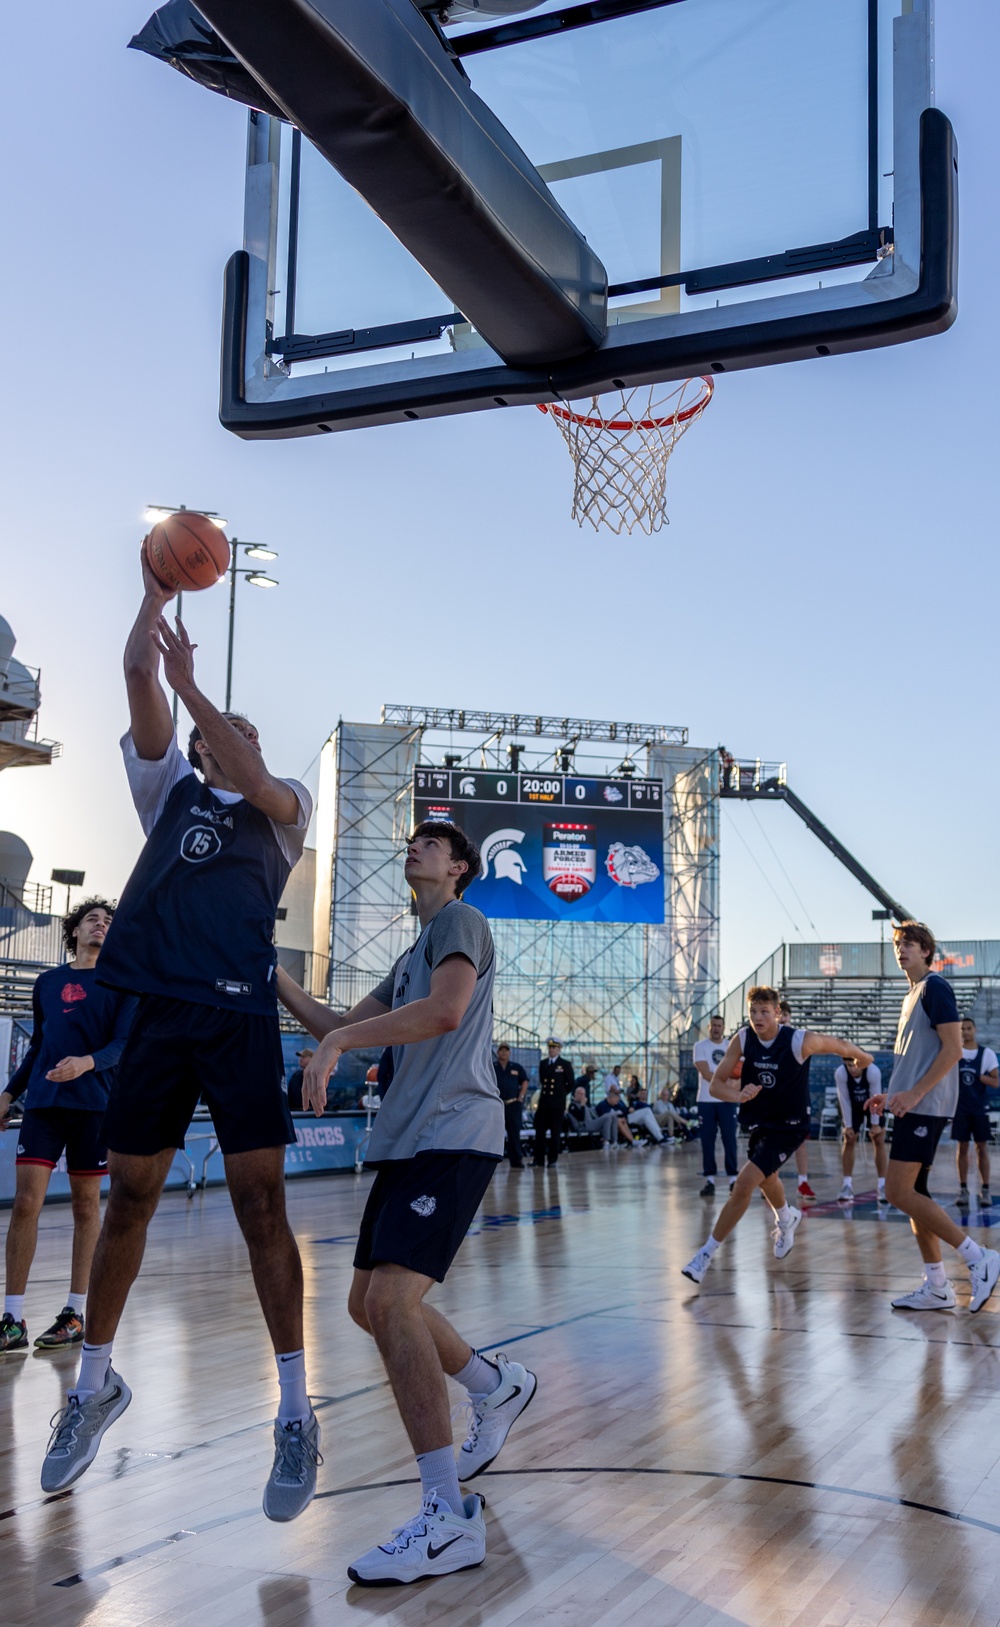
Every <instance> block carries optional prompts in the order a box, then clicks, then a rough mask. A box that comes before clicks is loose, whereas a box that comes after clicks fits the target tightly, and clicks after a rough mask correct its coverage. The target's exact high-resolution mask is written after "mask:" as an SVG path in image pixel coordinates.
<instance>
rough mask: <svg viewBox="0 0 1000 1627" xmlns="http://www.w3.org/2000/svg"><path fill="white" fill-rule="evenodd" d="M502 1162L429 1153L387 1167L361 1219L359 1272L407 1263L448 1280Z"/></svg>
mask: <svg viewBox="0 0 1000 1627" xmlns="http://www.w3.org/2000/svg"><path fill="white" fill-rule="evenodd" d="M497 1163H498V1160H497V1159H495V1158H486V1157H484V1156H483V1154H482V1153H475V1152H423V1153H418V1154H417V1156H416V1158H405V1159H400V1160H398V1161H395V1162H392V1163H387V1164H382V1165H381V1166H380V1167H379V1168H378V1171H377V1173H376V1176H375V1184H374V1186H373V1187H372V1189H371V1191H370V1192H369V1194H368V1202H367V1203H366V1204H365V1212H364V1214H363V1215H362V1217H361V1230H360V1231H359V1233H358V1246H357V1249H356V1251H355V1255H354V1265H355V1269H356V1270H358V1271H370V1270H371V1269H372V1267H373V1266H376V1265H402V1266H405V1267H406V1269H407V1270H408V1271H416V1272H419V1274H420V1275H421V1276H422V1277H433V1278H434V1280H435V1282H444V1279H445V1276H446V1275H447V1272H448V1268H449V1266H450V1265H451V1262H452V1261H453V1260H454V1258H455V1255H456V1254H457V1253H458V1251H459V1249H460V1248H461V1246H462V1243H463V1241H464V1240H465V1236H466V1233H467V1232H468V1230H469V1227H470V1226H471V1225H472V1222H473V1221H474V1220H475V1218H476V1211H477V1209H478V1208H479V1205H480V1204H481V1203H482V1201H483V1198H484V1197H485V1196H486V1188H487V1187H488V1186H489V1184H490V1181H491V1180H492V1179H493V1171H494V1170H495V1169H496V1167H497Z"/></svg>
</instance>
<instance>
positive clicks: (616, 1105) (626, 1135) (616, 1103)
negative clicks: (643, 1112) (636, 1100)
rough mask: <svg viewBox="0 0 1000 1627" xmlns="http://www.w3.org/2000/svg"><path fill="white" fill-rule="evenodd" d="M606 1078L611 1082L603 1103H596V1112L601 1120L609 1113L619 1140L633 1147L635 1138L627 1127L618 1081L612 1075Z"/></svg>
mask: <svg viewBox="0 0 1000 1627" xmlns="http://www.w3.org/2000/svg"><path fill="white" fill-rule="evenodd" d="M607 1077H608V1078H609V1079H610V1080H611V1084H610V1085H609V1086H608V1091H607V1095H606V1096H605V1098H604V1100H603V1102H598V1104H597V1112H598V1114H599V1115H600V1116H601V1118H603V1117H604V1116H605V1115H606V1114H608V1113H610V1114H611V1115H612V1117H613V1118H614V1119H615V1121H616V1122H617V1125H618V1136H619V1137H620V1139H621V1140H622V1141H627V1142H628V1144H629V1146H634V1145H635V1136H634V1135H633V1134H632V1132H631V1130H630V1129H629V1127H628V1117H627V1114H626V1109H625V1104H624V1102H623V1101H622V1098H621V1091H620V1090H619V1089H618V1081H617V1080H616V1079H615V1077H614V1075H613V1074H608V1075H607Z"/></svg>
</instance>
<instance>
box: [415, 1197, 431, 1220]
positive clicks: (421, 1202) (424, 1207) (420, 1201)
mask: <svg viewBox="0 0 1000 1627" xmlns="http://www.w3.org/2000/svg"><path fill="white" fill-rule="evenodd" d="M437 1206H438V1204H437V1198H428V1197H426V1196H425V1197H422V1198H414V1200H413V1202H412V1203H411V1204H410V1208H411V1209H412V1210H413V1213H414V1214H415V1215H423V1217H424V1219H425V1220H426V1219H427V1217H428V1215H432V1214H433V1213H434V1211H435V1209H436V1208H437Z"/></svg>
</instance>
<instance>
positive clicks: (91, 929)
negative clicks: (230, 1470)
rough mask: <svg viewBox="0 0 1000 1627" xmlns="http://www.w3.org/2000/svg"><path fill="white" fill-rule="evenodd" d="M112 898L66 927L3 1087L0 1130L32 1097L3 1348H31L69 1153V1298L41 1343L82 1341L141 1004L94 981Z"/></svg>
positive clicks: (81, 908)
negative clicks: (107, 1128)
mask: <svg viewBox="0 0 1000 1627" xmlns="http://www.w3.org/2000/svg"><path fill="white" fill-rule="evenodd" d="M114 913H115V907H114V905H113V904H109V903H108V901H107V900H106V899H104V898H88V899H87V900H86V901H85V902H84V903H82V904H78V905H77V907H76V909H75V910H72V911H71V912H70V914H69V915H67V916H66V917H65V919H64V921H63V924H62V930H63V943H64V944H65V945H66V953H67V954H68V955H69V956H70V957H71V964H70V965H69V966H54V967H53V968H52V969H51V971H48V972H43V973H42V975H41V977H40V978H38V980H37V982H36V983H35V987H34V990H33V991H32V996H31V1004H32V1009H33V1012H34V1027H33V1030H32V1034H31V1043H30V1045H29V1046H28V1049H27V1051H26V1052H25V1054H24V1061H23V1062H22V1063H21V1066H20V1067H19V1068H18V1070H17V1072H16V1073H15V1074H14V1076H13V1078H12V1079H11V1081H10V1084H9V1085H8V1086H7V1089H6V1090H5V1091H3V1092H0V1130H5V1129H6V1128H7V1115H8V1112H9V1111H10V1106H11V1103H12V1102H15V1101H17V1099H18V1098H19V1097H20V1096H22V1095H23V1094H24V1092H25V1091H27V1093H28V1101H27V1106H26V1108H25V1111H24V1118H23V1119H22V1120H21V1124H20V1127H19V1131H18V1137H17V1187H16V1191H15V1196H14V1207H13V1210H12V1211H11V1217H10V1226H9V1228H8V1231H7V1292H6V1295H5V1298H4V1307H3V1321H2V1322H0V1352H4V1351H8V1350H27V1348H28V1325H27V1323H26V1322H25V1320H24V1298H25V1294H26V1293H27V1289H28V1273H29V1272H30V1270H31V1262H32V1260H33V1259H34V1257H35V1244H36V1242H37V1240H38V1217H39V1215H40V1214H41V1211H42V1204H43V1203H44V1202H45V1194H46V1192H47V1191H48V1187H49V1177H50V1175H51V1174H52V1171H53V1170H54V1169H55V1167H56V1164H57V1163H58V1162H59V1159H60V1158H61V1157H62V1155H63V1153H65V1154H66V1168H67V1171H68V1173H69V1190H70V1199H71V1203H72V1208H73V1258H72V1265H71V1267H70V1278H69V1293H68V1294H67V1295H66V1303H65V1305H64V1307H63V1309H62V1310H61V1311H60V1312H59V1315H58V1316H57V1317H56V1319H55V1321H54V1322H53V1324H52V1326H51V1327H50V1328H46V1330H45V1332H44V1333H40V1334H39V1336H38V1338H37V1339H36V1340H35V1347H36V1349H38V1350H60V1349H62V1348H63V1346H64V1345H75V1344H79V1343H80V1342H81V1340H82V1339H83V1309H84V1304H85V1303H86V1298H87V1279H88V1278H89V1276H90V1262H91V1260H92V1259H93V1258H94V1247H95V1245H96V1243H97V1234H98V1232H99V1231H100V1229H101V1176H102V1175H104V1174H105V1173H106V1171H107V1167H108V1154H107V1148H106V1147H105V1145H104V1138H103V1133H102V1125H103V1122H104V1112H105V1109H106V1107H107V1105H108V1092H109V1091H110V1089H111V1081H112V1079H113V1078H114V1071H115V1068H116V1067H117V1065H118V1058H119V1057H120V1056H121V1054H122V1047H123V1046H124V1044H125V1039H126V1037H127V1035H128V1031H129V1027H130V1025H131V1022H132V1018H133V1016H134V1014H135V1001H134V1000H131V999H129V997H128V996H127V995H123V994H119V993H118V992H117V991H114V990H111V989H102V988H101V987H100V986H99V984H97V983H96V982H95V974H94V967H95V966H96V964H97V957H98V955H99V954H100V952H101V947H102V945H103V943H104V939H105V937H106V936H107V932H108V928H109V926H110V925H111V917H112V916H113V915H114Z"/></svg>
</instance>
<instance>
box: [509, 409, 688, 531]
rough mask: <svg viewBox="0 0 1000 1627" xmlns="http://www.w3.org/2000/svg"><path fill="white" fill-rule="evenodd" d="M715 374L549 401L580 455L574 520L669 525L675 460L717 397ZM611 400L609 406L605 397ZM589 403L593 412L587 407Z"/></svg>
mask: <svg viewBox="0 0 1000 1627" xmlns="http://www.w3.org/2000/svg"><path fill="white" fill-rule="evenodd" d="M714 389H715V380H714V379H712V378H696V379H685V380H684V382H683V383H682V384H678V385H676V386H674V388H673V389H669V388H667V387H666V386H665V385H662V384H653V385H651V386H650V387H648V388H639V389H634V390H621V391H619V392H618V393H617V394H614V395H607V396H596V395H595V396H592V397H591V398H590V403H589V407H587V404H586V403H585V402H582V401H580V402H577V403H576V404H575V405H574V403H572V402H564V401H542V402H539V403H538V410H539V412H547V413H549V415H550V416H551V417H552V418H554V419H555V421H556V423H557V424H558V426H559V429H560V432H561V434H562V437H563V440H564V441H565V442H566V445H567V447H568V449H569V455H570V457H571V458H572V459H573V468H574V469H575V471H576V478H575V481H574V484H573V518H574V520H576V522H577V524H578V525H582V524H583V522H584V520H589V521H590V523H591V525H592V526H593V527H594V530H595V531H596V530H597V529H598V527H599V526H602V525H606V526H608V527H609V529H610V530H612V531H615V532H617V533H619V534H620V533H621V532H622V531H631V530H633V529H634V527H635V526H637V525H638V526H641V527H642V529H643V531H647V532H648V533H649V534H650V536H652V534H653V532H654V531H659V530H660V527H661V526H664V525H668V524H669V523H670V522H669V520H668V518H667V510H666V499H667V464H668V463H669V462H670V454H671V452H672V451H673V449H674V447H675V446H676V445H677V442H678V441H679V440H680V438H681V436H682V435H683V434H684V431H685V430H686V429H687V428H688V427H689V426H690V425H691V424H693V423H694V422H695V420H696V419H698V418H700V417H701V415H702V413H703V412H704V411H705V408H706V407H707V406H708V403H709V402H710V401H711V399H712V392H713V391H714ZM602 401H605V402H607V403H608V404H609V407H608V410H607V411H606V412H605V411H603V410H602V409H601V405H600V404H601V402H602ZM581 408H586V410H582V411H581V410H579V409H581Z"/></svg>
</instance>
